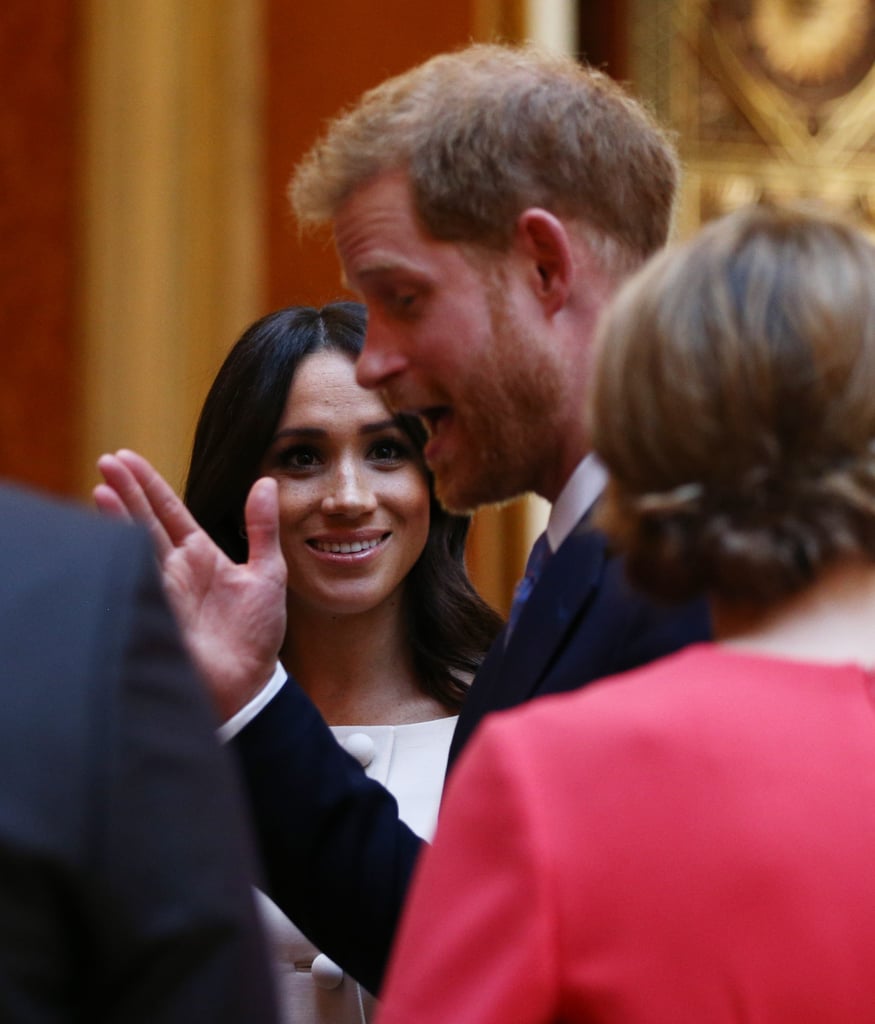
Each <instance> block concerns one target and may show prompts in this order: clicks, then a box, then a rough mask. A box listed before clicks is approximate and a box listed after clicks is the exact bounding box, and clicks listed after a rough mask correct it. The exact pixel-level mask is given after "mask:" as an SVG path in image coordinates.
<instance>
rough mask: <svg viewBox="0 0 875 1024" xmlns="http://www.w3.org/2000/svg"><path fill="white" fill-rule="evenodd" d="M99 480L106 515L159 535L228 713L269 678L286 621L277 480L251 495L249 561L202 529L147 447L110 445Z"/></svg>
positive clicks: (200, 663)
mask: <svg viewBox="0 0 875 1024" xmlns="http://www.w3.org/2000/svg"><path fill="white" fill-rule="evenodd" d="M97 465H98V468H99V469H100V472H101V474H102V475H103V478H104V480H105V481H106V482H105V483H103V484H99V485H98V486H97V487H95V489H94V500H95V503H96V504H97V507H98V508H99V509H100V510H101V511H102V512H104V513H106V514H108V515H115V516H123V517H127V518H131V519H134V520H137V521H138V522H141V523H143V524H144V525H145V526H146V528H147V529H148V530H149V533H150V534H151V535H152V539H153V541H154V543H155V548H156V550H157V552H158V559H159V562H160V565H161V570H162V574H163V577H164V585H165V588H166V590H167V594H168V597H169V599H170V601H171V604H172V605H173V609H174V611H175V612H176V615H177V618H178V619H179V623H180V626H181V627H182V632H183V635H184V637H185V640H186V643H187V645H188V648H189V651H190V652H191V655H192V658H193V659H194V662H195V664H196V665H197V667H198V669H199V670H200V672H201V674H202V675H203V677H204V679H205V680H206V682H207V685H208V686H209V688H210V691H211V693H212V696H213V700H214V701H215V704H216V707H217V709H218V711H219V715H220V717H221V718H222V720H226V719H228V718H230V717H231V715H233V714H234V713H235V712H236V711H238V710H239V709H240V708H241V707H243V706H244V705H245V704H247V703H248V702H249V701H250V700H251V699H252V698H253V697H254V696H255V695H256V694H257V693H258V691H259V690H260V689H261V688H262V687H263V686H264V684H265V683H266V682H267V681H268V680H269V678H270V676H271V674H272V672H273V669H274V666H275V664H276V657H277V653H278V651H279V649H280V645H281V643H282V640H283V635H284V633H285V627H286V565H285V562H284V560H283V557H282V553H281V552H280V547H279V525H278V517H279V514H278V509H277V493H276V483H275V481H273V480H271V479H269V478H266V477H265V478H263V479H261V480H257V481H256V482H255V484H254V485H253V487H252V490H251V491H250V492H249V497H248V499H247V501H246V509H245V520H246V534H247V538H248V541H249V561H248V562H247V563H246V564H245V565H237V564H236V563H235V562H232V561H231V559H230V558H228V556H227V555H226V554H225V553H224V552H223V551H222V550H221V549H220V548H219V547H218V546H217V545H216V544H215V543H214V542H213V541H212V539H211V538H210V537H209V536H208V535H207V533H206V532H205V531H204V530H203V529H201V527H200V526H199V525H198V523H197V522H196V520H195V519H194V517H193V516H192V515H191V513H190V512H189V511H188V509H187V508H186V507H185V505H184V504H183V503H182V501H181V500H180V498H179V497H178V496H177V495H176V493H175V492H174V491H173V489H172V488H171V487H170V485H169V484H168V483H167V482H166V481H165V480H164V478H163V477H162V476H161V475H160V474H159V473H158V472H157V470H155V469H154V468H153V467H152V466H151V465H150V464H149V463H148V462H147V461H146V460H145V459H144V458H143V457H142V456H140V455H137V454H136V453H135V452H132V451H127V450H125V449H122V450H120V451H118V452H116V453H115V454H114V455H103V456H101V458H100V459H99V460H98V463H97Z"/></svg>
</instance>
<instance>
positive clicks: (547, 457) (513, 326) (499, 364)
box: [431, 277, 563, 513]
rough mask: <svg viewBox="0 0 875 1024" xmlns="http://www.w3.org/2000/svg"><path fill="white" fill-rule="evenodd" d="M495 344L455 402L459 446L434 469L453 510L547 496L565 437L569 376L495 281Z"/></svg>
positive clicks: (441, 496)
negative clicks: (515, 312)
mask: <svg viewBox="0 0 875 1024" xmlns="http://www.w3.org/2000/svg"><path fill="white" fill-rule="evenodd" d="M487 296H488V301H489V313H490V331H491V338H490V344H489V345H488V346H486V351H485V354H484V355H483V356H482V357H481V358H480V359H479V360H478V361H477V363H476V364H474V365H472V366H471V367H470V369H468V370H466V371H465V374H464V378H463V379H462V380H461V382H460V386H459V387H458V388H457V389H456V393H455V395H454V400H453V417H454V420H455V422H454V424H453V430H454V432H455V433H456V435H457V438H458V439H461V442H462V443H461V444H460V445H459V447H458V450H457V451H456V452H455V454H454V455H453V457H452V459H448V460H446V462H439V463H437V464H436V465H433V466H432V467H431V469H432V472H433V473H434V481H435V493H436V494H437V497H438V500H439V501H440V502H441V504H442V505H443V506H444V508H446V509H447V510H448V511H450V512H456V513H471V512H473V511H474V510H476V509H477V508H478V507H479V506H481V505H490V504H495V503H498V502H504V501H509V500H510V499H512V498H516V497H518V496H519V495H521V494H525V493H527V492H530V491H535V492H542V490H543V485H542V481H543V480H544V479H546V478H547V477H548V475H549V474H550V473H551V472H552V469H553V463H554V460H555V458H556V454H557V452H558V449H559V446H560V443H559V442H560V439H561V437H562V433H561V431H562V429H563V428H562V424H561V423H559V422H557V418H558V412H559V410H560V409H561V408H562V407H563V405H562V403H561V401H560V397H561V395H562V386H563V379H562V378H563V374H562V371H561V367H560V366H559V364H558V361H557V360H555V358H553V354H552V353H551V352H550V351H545V350H544V344H543V341H539V340H538V339H537V337H536V336H535V334H534V333H533V332H532V331H530V330H528V329H527V328H526V326H525V325H524V324H522V323H521V322H520V320H519V318H517V317H515V316H514V315H513V312H512V311H511V310H509V309H508V307H507V305H506V293H505V291H504V289H503V288H502V286H501V281H500V279H498V278H497V277H496V278H495V279H494V280H492V281H491V282H488V283H487Z"/></svg>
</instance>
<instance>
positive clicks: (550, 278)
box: [516, 206, 574, 315]
mask: <svg viewBox="0 0 875 1024" xmlns="http://www.w3.org/2000/svg"><path fill="white" fill-rule="evenodd" d="M516 243H517V244H518V245H519V246H520V250H521V252H522V253H523V254H524V256H527V257H528V259H529V260H530V264H531V268H532V275H531V282H532V287H533V289H534V291H535V294H536V296H537V298H538V300H539V301H540V302H541V303H542V305H543V306H544V309H545V312H547V313H548V315H552V314H554V313H557V312H558V311H559V310H560V309H561V308H562V307H563V306H564V305H565V303H566V301H567V299H568V296H569V294H570V293H571V286H572V281H573V277H574V256H573V254H572V251H571V242H570V240H569V237H568V232H567V231H566V229H565V225H564V224H563V223H562V221H561V220H560V219H559V218H558V217H556V216H554V215H553V214H552V213H549V212H548V211H547V210H542V209H541V208H540V207H537V206H533V207H530V208H529V209H527V210H523V212H522V213H521V214H520V216H519V219H518V220H517V227H516Z"/></svg>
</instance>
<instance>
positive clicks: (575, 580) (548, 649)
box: [498, 521, 606, 707]
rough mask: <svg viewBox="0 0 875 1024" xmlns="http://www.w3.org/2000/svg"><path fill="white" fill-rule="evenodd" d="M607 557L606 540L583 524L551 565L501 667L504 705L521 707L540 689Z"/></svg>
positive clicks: (532, 595)
mask: <svg viewBox="0 0 875 1024" xmlns="http://www.w3.org/2000/svg"><path fill="white" fill-rule="evenodd" d="M605 558H606V550H605V539H604V536H603V535H602V534H601V533H600V532H599V531H597V530H593V529H592V528H591V527H589V526H587V524H586V522H585V521H583V522H581V523H579V524H578V525H577V527H576V528H575V529H574V530H573V531H572V533H571V534H570V535H569V536H568V537H567V538H566V539H565V541H564V542H563V544H562V546H561V547H560V548H559V550H558V551H557V552H556V554H555V555H554V556H553V557H552V558H551V559H550V561H549V562H548V563H547V565H546V566H545V568H544V571H543V573H542V575H541V578H540V579H539V580H538V583H537V586H536V587H535V589H534V590H533V591H532V594H531V596H530V597H529V599H528V601H527V602H526V604H525V607H524V608H523V610H522V612H521V614H520V618H519V621H518V623H517V626H516V628H515V629H514V632H513V635H512V636H511V638H510V642H509V643H508V645H507V650H506V651H505V652H504V658H503V659H502V661H503V666H499V667H498V671H499V674H500V676H501V683H500V686H501V691H502V693H501V702H500V703H501V705H503V706H505V707H507V706H510V705H513V704H518V703H520V702H522V701H523V700H526V699H527V698H528V697H529V696H530V695H531V694H532V693H533V692H534V691H535V690H536V689H537V688H538V686H539V683H540V681H541V679H542V678H543V676H544V674H545V672H546V671H547V670H548V669H549V667H550V665H551V663H552V661H553V660H554V658H555V656H556V654H557V653H558V652H559V651H560V650H561V649H562V647H563V645H564V641H565V638H566V636H567V634H568V632H569V630H571V629H572V628H573V627H574V626H575V624H576V623H577V621H578V619H579V617H580V615H581V613H582V611H583V609H584V608H585V607H586V605H587V604H588V603H589V601H590V599H591V596H592V594H593V592H594V590H595V588H596V586H597V585H598V582H599V580H600V579H601V577H602V572H603V570H604V564H605ZM505 687H507V689H506V690H505Z"/></svg>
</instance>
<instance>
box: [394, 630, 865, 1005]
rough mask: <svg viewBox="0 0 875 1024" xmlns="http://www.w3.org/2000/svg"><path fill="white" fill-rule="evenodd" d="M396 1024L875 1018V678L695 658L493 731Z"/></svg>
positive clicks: (472, 759) (401, 952)
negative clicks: (874, 681) (874, 680)
mask: <svg viewBox="0 0 875 1024" xmlns="http://www.w3.org/2000/svg"><path fill="white" fill-rule="evenodd" d="M383 995H384V1002H383V1007H382V1012H381V1014H380V1016H379V1018H378V1020H379V1024H402V1022H403V1024H474V1022H476V1024H487V1022H488V1024H534V1022H544V1024H547V1022H552V1021H557V1022H558V1021H561V1022H564V1024H575V1022H581V1024H582V1022H584V1021H585V1022H587V1024H599V1022H618V1024H619V1022H623V1024H644V1022H652V1024H668V1022H671V1024H678V1022H687V1021H688V1022H690V1024H693V1022H695V1024H723V1022H730V1021H731V1022H742V1021H744V1022H757V1024H808V1022H810V1024H830V1022H836V1024H839V1022H841V1024H852V1022H871V1021H875V683H873V678H872V675H871V674H868V673H866V672H865V671H864V670H862V669H860V668H859V667H857V666H855V665H849V664H848V665H833V666H829V665H815V664H810V663H803V662H791V661H784V660H780V659H772V658H765V657H759V656H753V655H749V654H742V653H738V652H733V651H731V650H729V649H727V648H721V647H717V646H713V645H699V646H695V647H691V648H688V649H687V650H686V651H683V652H681V653H680V654H677V655H673V656H671V657H668V658H665V659H663V660H662V661H660V662H658V663H655V664H653V665H650V666H647V667H645V668H642V669H639V670H636V671H634V672H630V673H627V674H625V675H622V676H617V677H614V678H613V679H611V680H607V681H605V682H603V683H601V684H597V685H595V686H593V687H590V688H589V689H587V690H585V691H581V692H579V693H573V694H563V695H559V696H554V697H544V698H541V699H540V700H537V701H534V702H533V703H531V704H530V705H528V706H526V707H522V708H518V709H514V710H512V711H507V712H503V713H499V714H496V715H493V716H491V717H490V718H489V719H488V720H487V721H486V722H485V723H484V724H483V726H482V727H481V729H480V731H479V733H478V735H477V736H475V738H474V740H473V742H472V744H471V745H470V747H469V749H467V750H466V751H465V752H464V754H463V755H462V758H461V759H460V762H459V764H458V766H457V768H456V770H455V771H454V773H453V775H452V776H451V779H450V783H449V787H448V790H447V793H446V796H445V800H444V804H443V807H442V811H441V817H440V821H439V825H438V831H437V836H436V841H435V844H434V846H433V848H432V849H431V850H429V851H428V852H427V853H426V854H425V856H424V857H423V859H422V861H421V863H420V865H419V867H418V870H417V875H416V879H415V883H414V890H413V895H412V899H411V901H410V902H409V904H408V907H407V911H406V913H405V916H404V919H403V922H402V928H401V932H400V935H399V939H398V942H397V944H396V946H395V952H394V955H393V958H392V962H391V965H390V970H389V974H388V979H387V984H386V986H385V989H384V993H383Z"/></svg>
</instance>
